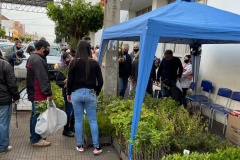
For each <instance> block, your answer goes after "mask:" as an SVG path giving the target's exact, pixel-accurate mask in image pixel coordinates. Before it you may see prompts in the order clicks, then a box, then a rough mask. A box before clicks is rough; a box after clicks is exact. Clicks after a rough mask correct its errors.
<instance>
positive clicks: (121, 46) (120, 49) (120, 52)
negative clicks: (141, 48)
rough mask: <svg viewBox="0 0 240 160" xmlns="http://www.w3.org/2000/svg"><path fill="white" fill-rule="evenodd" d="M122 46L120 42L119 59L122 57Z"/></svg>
mask: <svg viewBox="0 0 240 160" xmlns="http://www.w3.org/2000/svg"><path fill="white" fill-rule="evenodd" d="M122 46H123V42H121V43H120V45H119V49H120V57H123V52H122Z"/></svg>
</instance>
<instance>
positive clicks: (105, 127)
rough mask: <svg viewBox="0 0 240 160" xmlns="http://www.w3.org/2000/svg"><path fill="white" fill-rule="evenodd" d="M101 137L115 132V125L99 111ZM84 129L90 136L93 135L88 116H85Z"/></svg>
mask: <svg viewBox="0 0 240 160" xmlns="http://www.w3.org/2000/svg"><path fill="white" fill-rule="evenodd" d="M97 121H98V130H99V137H110V136H112V135H113V133H114V126H113V125H112V124H111V123H110V120H109V119H108V117H107V116H105V115H104V114H102V113H97ZM84 131H85V134H86V135H87V136H88V137H92V134H91V128H90V125H89V122H88V118H87V116H85V118H84Z"/></svg>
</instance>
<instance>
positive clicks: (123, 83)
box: [119, 78, 128, 98]
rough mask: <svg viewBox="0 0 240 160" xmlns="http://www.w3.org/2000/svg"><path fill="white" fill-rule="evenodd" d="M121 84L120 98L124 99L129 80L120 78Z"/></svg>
mask: <svg viewBox="0 0 240 160" xmlns="http://www.w3.org/2000/svg"><path fill="white" fill-rule="evenodd" d="M119 83H120V96H121V97H122V98H124V95H125V92H126V90H127V85H128V78H119Z"/></svg>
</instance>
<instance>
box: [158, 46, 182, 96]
mask: <svg viewBox="0 0 240 160" xmlns="http://www.w3.org/2000/svg"><path fill="white" fill-rule="evenodd" d="M164 56H165V58H163V60H162V62H161V64H160V66H159V69H158V73H157V79H156V82H157V85H158V84H159V82H160V77H161V92H162V96H163V97H166V95H167V94H168V93H167V92H168V90H166V88H165V87H163V83H162V82H163V81H164V80H166V79H168V80H169V81H171V82H172V84H173V86H176V83H177V81H180V79H181V77H182V73H183V66H182V62H181V61H180V59H179V58H177V57H174V56H173V51H172V50H166V51H165V53H164Z"/></svg>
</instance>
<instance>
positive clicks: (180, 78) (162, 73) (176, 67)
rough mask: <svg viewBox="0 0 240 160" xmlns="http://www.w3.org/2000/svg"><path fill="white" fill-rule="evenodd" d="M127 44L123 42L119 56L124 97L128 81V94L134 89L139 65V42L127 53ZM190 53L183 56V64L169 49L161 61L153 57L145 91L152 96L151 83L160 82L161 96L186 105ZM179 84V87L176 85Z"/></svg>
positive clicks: (122, 94) (121, 93) (190, 76)
mask: <svg viewBox="0 0 240 160" xmlns="http://www.w3.org/2000/svg"><path fill="white" fill-rule="evenodd" d="M128 51H129V45H128V44H123V48H122V53H123V57H121V56H120V57H119V78H120V80H119V81H120V96H121V97H122V98H124V97H125V92H126V90H127V87H128V82H129V84H130V85H129V86H130V87H129V94H132V93H133V91H135V90H136V84H137V78H138V65H139V56H141V55H139V44H138V43H135V44H134V46H133V51H132V52H131V53H130V54H128ZM192 78H193V74H192V64H191V55H186V56H185V57H184V64H182V62H181V60H180V59H179V58H178V57H174V56H173V52H172V51H171V50H166V51H165V53H164V58H163V59H162V61H161V60H160V59H159V58H157V57H155V59H154V62H153V65H152V69H151V73H150V77H149V80H148V85H147V89H146V92H147V93H148V94H150V95H151V96H153V84H154V83H155V82H156V85H157V86H158V85H159V84H160V82H161V97H162V98H163V99H167V98H168V97H172V98H173V99H174V100H176V101H178V102H179V104H180V105H181V104H183V105H186V101H185V96H186V94H187V90H188V89H189V87H190V84H191V82H192ZM177 83H179V84H180V86H181V87H180V88H179V87H177V85H176V84H177Z"/></svg>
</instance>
